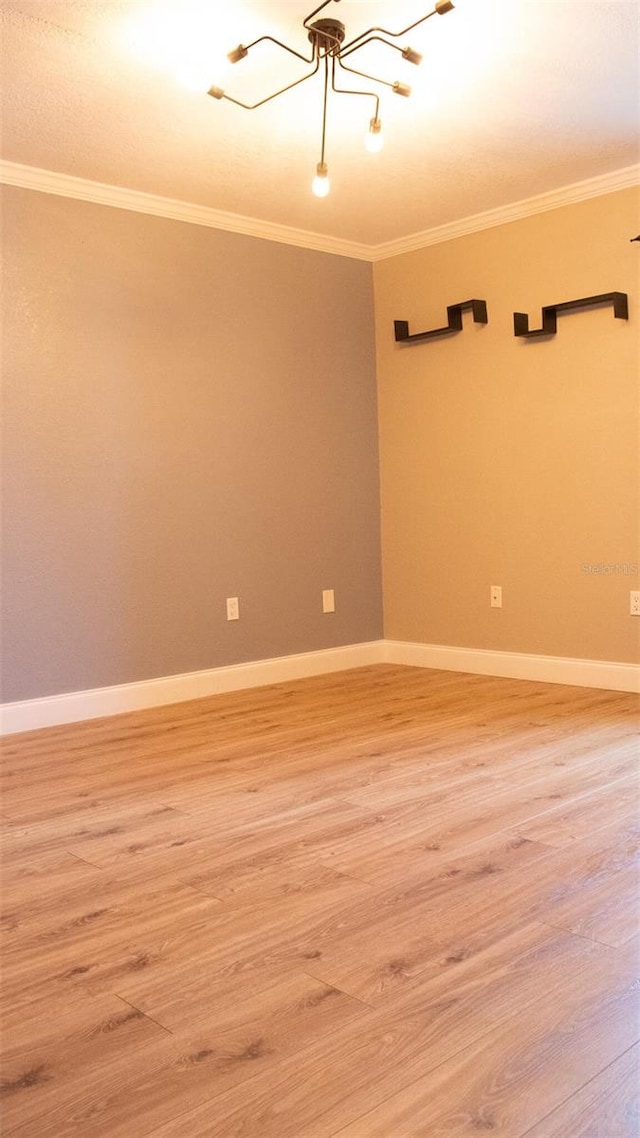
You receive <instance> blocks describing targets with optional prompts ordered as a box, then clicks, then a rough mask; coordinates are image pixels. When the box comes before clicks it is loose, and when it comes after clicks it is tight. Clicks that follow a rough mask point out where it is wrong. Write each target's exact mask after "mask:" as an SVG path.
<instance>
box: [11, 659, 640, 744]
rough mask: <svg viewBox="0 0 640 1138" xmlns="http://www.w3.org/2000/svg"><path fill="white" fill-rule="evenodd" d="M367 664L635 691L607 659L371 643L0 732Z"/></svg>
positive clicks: (60, 711)
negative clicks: (404, 665) (397, 665)
mask: <svg viewBox="0 0 640 1138" xmlns="http://www.w3.org/2000/svg"><path fill="white" fill-rule="evenodd" d="M368 664H408V665H411V666H413V667H417V668H435V669H439V670H441V671H448V672H472V673H475V674H477V675H483V676H502V677H504V678H508V679H516V680H537V681H539V682H542V683H550V684H571V685H574V686H577V687H590V688H605V689H608V690H610V691H624V692H637V691H640V667H639V666H638V665H637V664H619V663H614V662H610V661H607V660H579V659H565V658H563V657H561V656H533V655H528V654H526V653H522V652H493V651H488V650H484V649H481V648H454V647H450V646H449V645H446V644H415V643H413V642H410V641H401V640H372V641H370V642H368V643H365V644H348V645H345V646H344V647H341V648H327V649H324V650H322V651H319V652H303V653H300V654H299V655H296V656H278V657H276V658H275V659H272V660H254V661H252V662H251V663H248V664H231V665H229V666H228V667H222V668H210V669H207V670H206V671H202V672H187V673H185V674H184V675H179V676H162V677H160V678H159V679H154V680H142V681H140V682H139V683H132V684H118V685H116V686H114V687H108V688H94V689H92V690H91V691H76V692H66V693H64V694H62V695H54V696H46V697H44V698H42V699H27V700H21V701H19V702H16V703H5V704H4V705H2V707H0V734H2V735H11V734H14V733H15V732H18V731H33V730H34V729H36V728H40V727H55V726H57V725H59V724H62V723H77V722H80V721H81V720H83V719H98V718H100V717H102V716H105V715H119V714H121V713H122V712H125V711H141V710H143V709H144V708H146V707H159V706H162V705H163V704H169V703H181V702H183V701H184V700H188V699H201V698H202V697H203V696H208V695H219V694H222V693H223V692H231V691H239V690H241V689H243V688H254V687H264V686H265V685H266V684H278V683H283V682H286V681H287V680H296V679H304V678H305V677H306V676H320V675H325V674H326V673H330V672H341V671H344V670H345V669H347V668H362V667H365V666H366V665H368Z"/></svg>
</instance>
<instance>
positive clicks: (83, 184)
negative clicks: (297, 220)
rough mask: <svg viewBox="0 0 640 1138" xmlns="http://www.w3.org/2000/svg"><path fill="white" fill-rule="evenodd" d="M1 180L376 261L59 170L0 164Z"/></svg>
mask: <svg viewBox="0 0 640 1138" xmlns="http://www.w3.org/2000/svg"><path fill="white" fill-rule="evenodd" d="M0 182H3V183H4V184H5V185H9V186H20V187H21V188H22V189H26V190H38V191H40V193H43V194H56V195H57V196H58V197H63V198H77V199H78V200H79V201H85V202H94V203H96V204H98V205H109V206H114V207H115V208H116V209H128V210H133V211H134V212H135V213H147V214H151V215H152V216H154V217H167V218H171V219H172V220H173V221H186V222H188V223H189V224H190V225H204V226H206V227H208V228H209V229H224V230H227V231H228V232H230V233H242V234H244V236H246V237H260V238H262V240H264V241H277V242H279V244H281V245H296V246H298V248H301V249H315V250H317V251H318V252H321V253H333V254H334V255H337V256H340V257H351V258H354V259H355V260H359V261H370V260H371V248H370V246H369V245H362V244H359V243H358V242H356V241H343V240H341V239H340V238H339V237H330V236H327V235H326V234H323V233H313V232H310V231H308V230H306V229H293V228H292V227H291V226H288V225H274V224H272V223H271V222H268V221H261V220H260V219H259V218H255V217H243V216H242V215H241V214H238V213H227V212H225V211H224V210H220V209H211V208H210V207H209V206H204V205H196V204H195V203H193V202H183V201H178V200H176V199H175V198H163V197H159V196H158V195H157V194H147V193H143V192H142V191H141V190H129V189H126V188H125V187H124V186H110V185H108V184H107V183H105V182H92V181H89V180H88V179H85V178H76V177H75V176H74V175H72V174H58V173H56V172H55V171H54V170H42V169H40V168H39V167H37V166H24V165H22V164H21V163H19V162H7V161H4V160H0Z"/></svg>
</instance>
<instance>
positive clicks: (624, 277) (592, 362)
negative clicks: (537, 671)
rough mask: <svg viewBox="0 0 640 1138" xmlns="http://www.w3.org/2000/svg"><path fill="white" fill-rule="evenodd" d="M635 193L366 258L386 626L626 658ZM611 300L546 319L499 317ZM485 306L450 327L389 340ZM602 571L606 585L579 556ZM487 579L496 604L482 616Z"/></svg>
mask: <svg viewBox="0 0 640 1138" xmlns="http://www.w3.org/2000/svg"><path fill="white" fill-rule="evenodd" d="M638 229H639V219H638V193H637V191H635V190H628V191H623V192H620V193H617V194H611V195H608V196H606V197H602V198H597V199H592V200H590V201H586V202H582V203H580V204H577V205H573V206H568V207H564V208H562V209H558V210H555V211H553V212H549V213H544V214H540V215H538V216H535V217H530V218H527V219H525V220H522V221H518V222H514V223H511V224H509V225H504V226H501V227H499V228H494V229H488V230H485V231H484V232H482V233H476V234H473V235H471V236H468V237H464V238H460V239H457V240H455V241H450V242H448V243H446V244H441V245H437V246H433V247H430V248H426V249H424V250H421V251H419V252H415V253H409V254H406V255H403V256H399V257H396V258H393V259H390V260H388V261H384V262H381V263H379V264H377V265H376V266H375V271H374V282H375V298H376V327H377V358H378V401H379V421H380V460H381V485H382V532H383V582H384V597H385V634H386V636H387V637H389V638H392V639H400V640H408V641H415V642H420V643H431V644H448V645H460V646H464V647H475V648H488V649H500V650H507V651H516V652H532V653H542V654H548V655H560V656H570V657H583V658H587V659H602V660H618V661H632V660H634V659H637V656H638V634H639V632H640V621H639V620H638V618H633V617H630V616H629V590H630V589H632V588H635V589H637V588H638V577H637V575H636V576H635V577H633V576H630V575H628V574H626V573H625V572H624V571H623V567H624V566H625V565H628V564H629V563H636V565H637V563H638V561H640V550H639V548H638V518H639V502H638V454H639V432H638V390H639V389H638V371H639V368H638V365H639V345H640V339H639V335H638V330H639V325H640V322H639V315H640V311H639V305H640V289H639V287H638V285H639V267H640V245H638V244H637V243H634V244H631V243H630V238H631V237H633V236H635V234H636V233H638ZM614 290H615V291H621V292H628V294H629V304H630V317H631V318H630V320H629V321H628V323H626V322H623V321H621V320H614V318H613V313H612V309H611V308H607V309H595V310H587V311H584V312H582V313H577V314H571V315H566V316H561V317H560V318H559V327H558V334H557V335H556V336H555V337H553V338H551V339H550V340H548V341H547V340H539V341H528V342H526V341H523V340H517V339H515V338H514V336H513V325H512V313H513V311H514V310H519V311H522V312H528V313H529V314H530V317H531V325H530V326H531V327H539V324H540V308H541V306H542V305H544V304H552V303H555V302H561V301H564V300H571V299H574V298H578V297H583V296H591V295H595V294H598V293H603V292H610V291H614ZM472 297H477V298H482V299H485V300H486V301H487V303H488V309H489V324H488V326H486V327H482V326H480V325H474V324H473V323H472V322H471V314H470V313H469V314H466V315H465V327H464V331H463V332H461V333H459V334H458V335H457V336H455V337H453V338H451V339H447V340H442V341H435V342H431V343H429V342H427V343H424V344H420V343H417V344H415V345H411V346H400V345H397V344H395V343H394V338H393V321H394V319H406V320H409V322H410V330H411V331H422V330H426V329H429V328H435V327H438V326H441V325H442V324H444V323H446V306H447V305H448V304H454V303H457V302H460V301H465V300H468V299H471V298H472ZM600 563H604V564H607V565H609V564H613V565H616V564H617V565H618V566H619V567H620V568H619V569H618V570H617V571H615V572H613V573H609V574H608V575H605V574H597V573H595V574H591V573H586V572H584V570H583V566H585V565H596V566H597V565H599V564H600ZM491 584H498V585H502V588H503V598H504V601H503V608H502V609H501V610H498V609H491V608H490V607H489V587H490V585H491Z"/></svg>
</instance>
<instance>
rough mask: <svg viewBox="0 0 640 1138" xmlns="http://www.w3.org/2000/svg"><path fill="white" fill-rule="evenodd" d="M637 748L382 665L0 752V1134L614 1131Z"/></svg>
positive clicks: (629, 1007) (630, 932) (633, 1003)
mask: <svg viewBox="0 0 640 1138" xmlns="http://www.w3.org/2000/svg"><path fill="white" fill-rule="evenodd" d="M638 741H639V736H638V705H637V699H636V697H634V696H632V695H625V694H622V693H617V692H605V691H596V690H587V689H582V688H569V687H561V686H558V685H545V684H534V683H529V682H521V681H512V680H502V679H492V678H487V677H481V676H463V675H457V674H454V673H445V672H437V671H428V670H422V669H414V668H400V667H392V666H386V665H381V666H376V667H371V668H362V669H357V670H354V671H352V672H343V673H340V674H337V675H331V676H324V677H320V678H316V679H310V680H300V681H296V682H295V683H290V684H280V685H276V686H273V687H270V688H262V689H258V690H253V691H248V692H238V693H233V694H231V695H224V696H217V697H214V698H211V699H205V700H200V701H196V702H193V703H187V704H181V705H177V706H174V707H169V708H162V709H156V710H153V711H148V712H141V713H136V714H129V715H124V716H119V717H117V718H113V719H107V720H100V721H98V720H96V721H93V722H88V723H82V724H76V725H73V726H67V727H58V728H53V729H50V730H46V731H39V732H31V733H28V734H24V735H21V736H13V737H10V738H9V739H7V740H5V743H4V747H3V769H4V790H3V796H2V842H3V844H2V892H3V919H2V953H3V955H2V960H3V964H2V997H3V1020H2V1060H3V1062H2V1082H1V1091H2V1099H1V1108H2V1133H3V1134H4V1135H5V1136H8V1135H12V1136H13V1135H14V1136H15V1138H107V1136H108V1138H418V1136H420V1138H464V1136H471V1135H478V1134H482V1133H491V1134H492V1135H495V1136H496V1138H498V1136H499V1138H638V1135H640V1104H639V1096H638V1051H639V1046H638V1041H639V1040H640V1023H639V1004H638V996H639V994H640V980H639V979H638V977H639V976H640V969H639V947H640V938H639V936H638V893H637V886H638V881H637V848H638V844H637V837H638V825H637V796H638V782H637V773H638V772H637V764H638Z"/></svg>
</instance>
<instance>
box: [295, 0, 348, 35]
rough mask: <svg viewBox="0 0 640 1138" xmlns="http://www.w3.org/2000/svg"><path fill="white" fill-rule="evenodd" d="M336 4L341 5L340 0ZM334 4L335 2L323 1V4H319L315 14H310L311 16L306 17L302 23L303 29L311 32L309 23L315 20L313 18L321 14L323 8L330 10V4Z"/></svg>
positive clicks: (332, 0) (331, 0)
mask: <svg viewBox="0 0 640 1138" xmlns="http://www.w3.org/2000/svg"><path fill="white" fill-rule="evenodd" d="M335 2H336V3H339V2H340V0H335ZM333 3H334V0H323V3H322V4H319V5H318V7H317V8H314V10H313V12H309V15H308V16H305V18H304V20H303V21H302V26H303V28H306V29H307V31H309V23H310V21H311V20H312V19H313V17H314V16H317V15H318V12H321V11H322V9H323V8H328V7H329V4H333Z"/></svg>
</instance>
